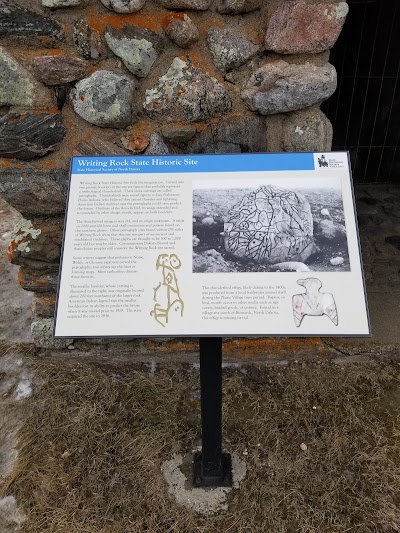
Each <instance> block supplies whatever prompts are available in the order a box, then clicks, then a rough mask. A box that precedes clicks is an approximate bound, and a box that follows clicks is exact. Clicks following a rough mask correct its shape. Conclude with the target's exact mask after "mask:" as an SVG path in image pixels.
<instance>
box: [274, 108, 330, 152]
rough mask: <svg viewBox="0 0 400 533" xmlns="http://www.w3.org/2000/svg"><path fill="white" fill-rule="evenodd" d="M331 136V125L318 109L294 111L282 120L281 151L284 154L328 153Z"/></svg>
mask: <svg viewBox="0 0 400 533" xmlns="http://www.w3.org/2000/svg"><path fill="white" fill-rule="evenodd" d="M332 135H333V128H332V124H331V123H330V121H329V119H328V118H327V117H326V116H325V115H324V113H323V112H322V111H321V110H320V109H319V108H318V107H313V108H309V109H303V110H300V111H295V112H293V113H290V115H287V117H285V118H284V120H283V149H284V150H285V151H286V152H326V151H329V150H331V148H332Z"/></svg>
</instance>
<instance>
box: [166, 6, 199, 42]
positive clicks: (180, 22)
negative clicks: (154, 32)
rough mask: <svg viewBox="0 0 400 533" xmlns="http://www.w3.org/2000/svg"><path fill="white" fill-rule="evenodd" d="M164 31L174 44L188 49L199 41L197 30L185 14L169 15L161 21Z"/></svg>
mask: <svg viewBox="0 0 400 533" xmlns="http://www.w3.org/2000/svg"><path fill="white" fill-rule="evenodd" d="M163 26H164V31H165V33H166V34H167V36H168V37H169V38H170V39H171V41H173V42H174V43H175V44H177V45H178V46H180V47H181V48H189V47H190V46H192V44H194V43H195V42H197V41H198V40H199V37H200V35H199V30H198V29H197V26H196V25H195V24H194V22H193V21H192V19H191V18H190V17H189V16H188V15H186V13H170V14H168V15H167V16H166V17H165V18H164V20H163Z"/></svg>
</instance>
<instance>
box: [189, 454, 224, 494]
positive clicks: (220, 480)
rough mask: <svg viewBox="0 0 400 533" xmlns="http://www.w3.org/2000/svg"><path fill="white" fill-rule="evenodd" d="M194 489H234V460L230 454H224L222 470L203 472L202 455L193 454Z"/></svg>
mask: <svg viewBox="0 0 400 533" xmlns="http://www.w3.org/2000/svg"><path fill="white" fill-rule="evenodd" d="M192 464H193V487H232V460H231V456H230V454H229V453H223V454H222V468H218V466H217V465H216V468H215V471H214V472H212V471H211V469H209V471H208V472H207V473H204V471H203V464H202V453H201V452H195V453H194V454H193V461H192Z"/></svg>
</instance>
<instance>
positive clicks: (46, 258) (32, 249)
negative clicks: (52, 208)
mask: <svg viewBox="0 0 400 533" xmlns="http://www.w3.org/2000/svg"><path fill="white" fill-rule="evenodd" d="M63 227H64V223H63V220H62V219H57V218H50V219H47V220H40V221H38V222H35V221H34V222H33V223H32V222H31V220H26V219H24V218H23V219H21V220H20V221H19V222H18V224H17V225H16V226H15V227H14V229H13V231H12V233H11V242H10V246H9V254H8V256H9V260H10V262H11V263H13V264H14V265H21V266H28V267H32V261H34V262H44V263H55V264H57V265H58V263H59V261H60V255H61V243H62V236H63ZM39 267H40V268H39V269H40V270H50V271H51V270H53V271H54V268H51V267H50V265H49V266H47V267H46V265H39Z"/></svg>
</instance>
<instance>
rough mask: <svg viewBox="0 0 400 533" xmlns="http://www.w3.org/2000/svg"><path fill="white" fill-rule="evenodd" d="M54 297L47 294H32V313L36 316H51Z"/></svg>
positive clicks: (54, 304) (54, 302)
mask: <svg viewBox="0 0 400 533" xmlns="http://www.w3.org/2000/svg"><path fill="white" fill-rule="evenodd" d="M55 307H56V297H55V296H54V295H49V294H35V293H34V294H33V298H32V313H33V315H34V316H35V317H36V318H53V316H54V311H55Z"/></svg>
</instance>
